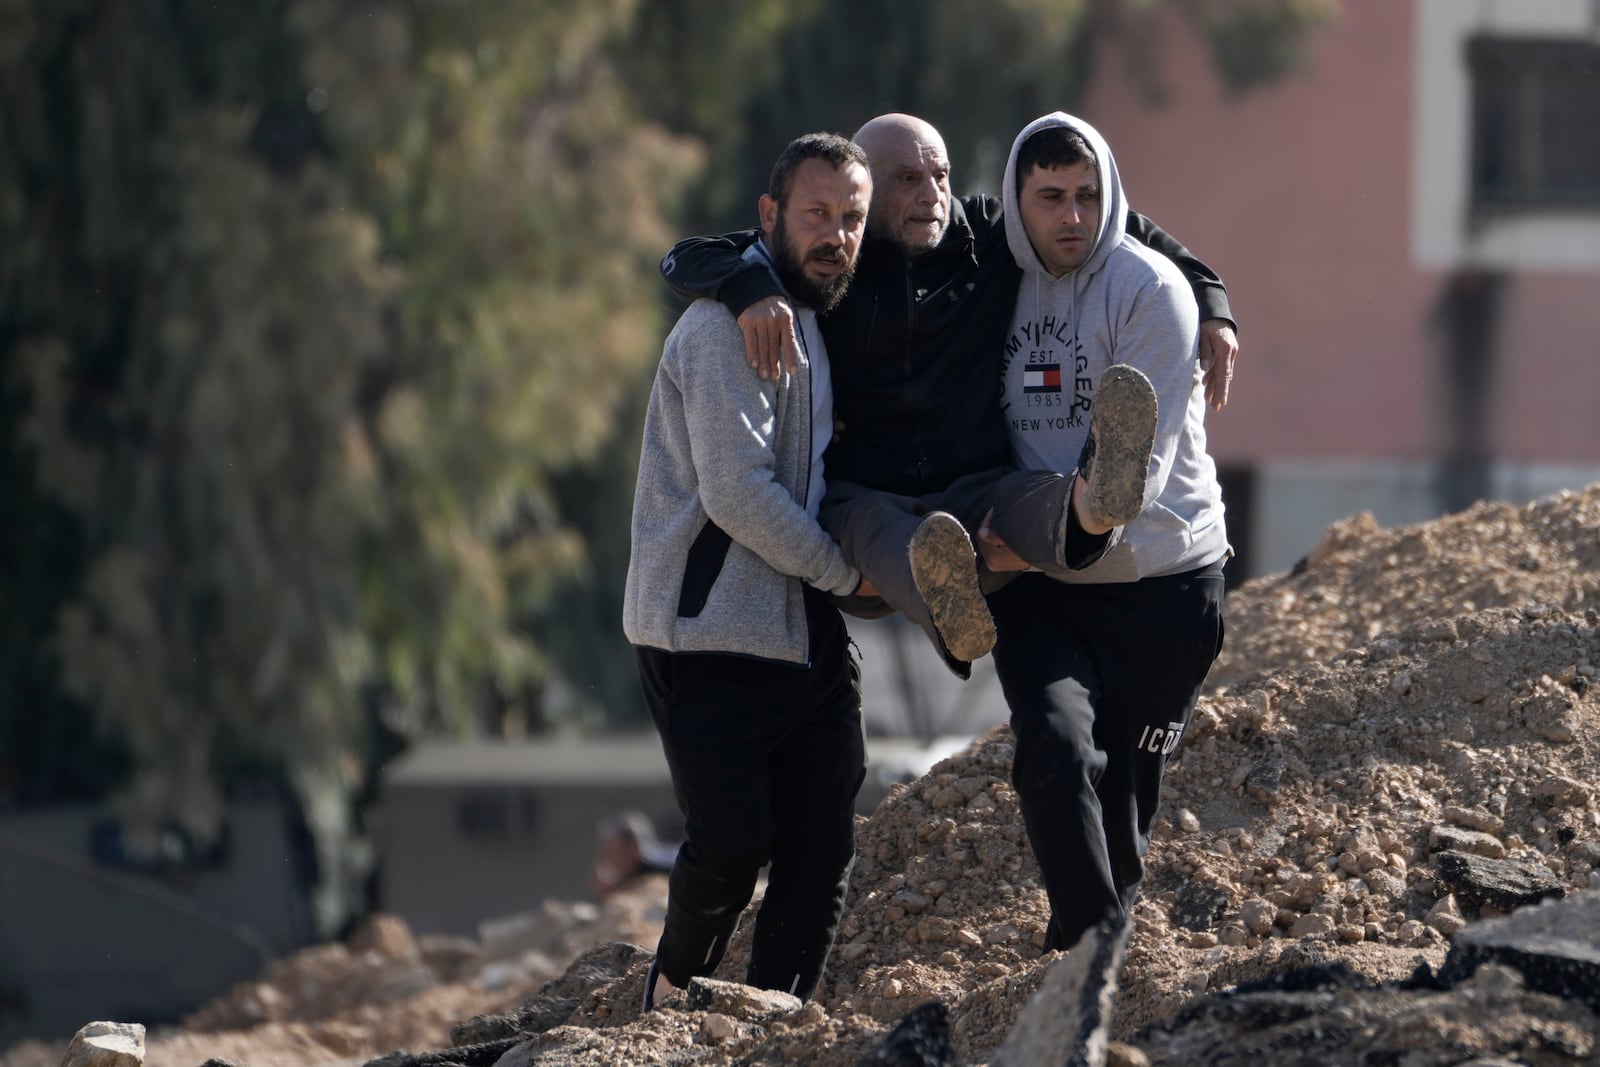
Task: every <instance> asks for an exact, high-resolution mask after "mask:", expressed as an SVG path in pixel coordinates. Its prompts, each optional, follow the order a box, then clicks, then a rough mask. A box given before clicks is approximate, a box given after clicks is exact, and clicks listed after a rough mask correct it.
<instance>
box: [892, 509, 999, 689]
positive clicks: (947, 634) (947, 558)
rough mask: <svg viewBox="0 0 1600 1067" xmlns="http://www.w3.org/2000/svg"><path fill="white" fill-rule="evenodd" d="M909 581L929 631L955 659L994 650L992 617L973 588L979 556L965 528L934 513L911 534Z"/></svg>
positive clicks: (968, 659)
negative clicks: (924, 609) (923, 606)
mask: <svg viewBox="0 0 1600 1067" xmlns="http://www.w3.org/2000/svg"><path fill="white" fill-rule="evenodd" d="M907 551H908V554H909V556H910V557H911V579H912V581H914V582H915V583H916V585H917V593H918V594H920V595H921V597H922V601H923V603H925V604H927V605H928V614H929V616H931V617H932V619H933V627H934V629H936V630H938V631H939V638H940V640H942V641H943V642H944V647H945V650H946V651H947V652H949V653H950V655H951V656H952V657H954V658H955V659H958V660H961V661H962V662H963V663H971V662H972V661H974V660H977V659H981V658H982V657H984V656H986V655H988V654H989V651H990V650H991V649H993V648H994V639H995V633H994V617H993V616H991V615H990V614H989V605H988V603H987V602H986V601H985V600H984V599H983V591H982V590H981V589H979V588H978V557H977V554H976V553H975V552H974V551H973V550H972V539H971V538H970V537H968V536H967V530H966V527H964V526H962V525H961V523H960V522H959V521H958V520H957V519H956V517H955V516H954V515H951V514H950V513H949V512H947V511H935V512H932V513H930V514H929V515H928V516H927V517H926V518H924V519H923V520H922V524H921V525H919V526H918V527H917V532H916V533H914V534H912V535H911V545H910V547H909V549H908V550H907Z"/></svg>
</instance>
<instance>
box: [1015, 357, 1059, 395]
mask: <svg viewBox="0 0 1600 1067" xmlns="http://www.w3.org/2000/svg"><path fill="white" fill-rule="evenodd" d="M1022 391H1023V392H1024V393H1059V392H1061V364H1059V363H1042V364H1038V365H1036V366H1032V367H1027V368H1025V369H1024V370H1023V372H1022Z"/></svg>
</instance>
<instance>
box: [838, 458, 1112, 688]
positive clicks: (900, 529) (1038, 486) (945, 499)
mask: <svg viewBox="0 0 1600 1067" xmlns="http://www.w3.org/2000/svg"><path fill="white" fill-rule="evenodd" d="M1071 489H1072V476H1071V475H1065V476H1063V475H1060V474H1057V473H1055V472H1054V471H1019V470H1015V469H1014V468H1012V467H995V468H992V469H990V470H986V471H979V472H977V473H976V474H969V475H966V476H964V477H961V478H957V479H956V480H955V481H954V482H951V483H950V485H948V486H946V487H945V488H944V489H941V490H939V491H938V492H934V493H927V494H924V495H922V496H901V495H899V494H896V493H886V492H883V491H881V490H877V489H869V488H868V487H866V486H864V485H860V484H858V483H856V482H829V483H828V491H827V495H826V496H824V497H823V500H822V513H821V522H822V527H823V529H825V530H827V531H828V532H829V533H830V534H832V535H833V537H834V540H836V541H838V542H839V546H840V548H842V549H843V550H844V555H845V558H846V559H847V560H849V561H850V562H851V563H852V564H853V565H854V566H855V567H856V568H857V569H858V570H860V571H861V573H862V574H865V575H866V576H867V579H868V580H869V581H870V582H872V584H873V585H874V586H875V587H876V588H877V590H878V596H876V597H862V596H851V597H836V598H834V602H835V603H836V604H838V606H839V608H840V610H842V611H844V612H846V613H847V614H850V615H854V616H856V617H857V618H863V619H877V618H882V617H883V616H885V615H889V614H891V613H893V612H896V611H898V612H900V613H901V614H903V615H904V616H905V617H906V618H907V619H910V620H911V621H912V622H914V623H916V624H917V625H918V626H919V627H921V628H922V631H923V632H924V633H926V634H927V635H928V639H929V640H930V641H932V642H933V646H934V647H935V648H936V649H938V650H939V654H940V655H941V656H942V657H943V658H944V660H945V663H946V664H947V665H949V667H950V669H951V670H953V671H955V672H956V673H957V674H959V675H960V676H961V677H963V678H965V677H968V676H969V675H970V673H971V667H970V665H968V664H964V663H961V661H959V660H956V659H953V658H952V657H951V656H950V655H949V653H947V652H946V651H945V649H944V644H943V642H942V641H940V639H939V634H938V631H937V630H936V629H935V628H934V625H933V620H932V619H931V618H930V617H929V615H928V606H927V604H925V603H924V602H923V600H922V596H921V595H920V594H919V593H918V592H917V586H916V582H915V581H914V580H913V579H912V576H911V560H910V556H909V555H908V549H909V548H910V545H911V536H912V534H914V533H916V530H917V526H918V525H920V524H921V522H922V520H923V519H924V518H925V517H926V516H927V515H928V513H929V512H933V511H947V512H949V513H950V514H951V515H954V516H955V518H956V520H957V521H959V522H960V523H961V525H962V526H965V527H966V528H967V533H968V535H969V536H972V537H973V538H974V539H976V536H977V532H978V528H979V527H980V526H981V525H982V523H983V519H984V516H985V515H987V514H989V512H990V511H991V510H993V512H994V516H993V518H992V519H991V520H990V528H991V529H993V531H994V532H995V533H996V534H998V535H999V537H1000V539H1001V540H1003V541H1005V542H1006V544H1007V545H1009V546H1010V547H1011V549H1012V551H1014V552H1016V553H1017V555H1019V556H1021V557H1022V558H1023V559H1024V560H1026V561H1027V562H1028V563H1029V564H1031V565H1032V566H1034V567H1036V568H1037V569H1039V570H1041V571H1044V572H1045V573H1047V574H1051V573H1059V572H1060V571H1061V570H1063V569H1065V568H1064V565H1063V563H1062V560H1063V559H1064V558H1065V559H1069V560H1072V562H1073V563H1074V564H1076V567H1082V566H1086V565H1087V564H1088V563H1090V562H1093V561H1094V559H1098V558H1099V556H1100V555H1101V554H1103V552H1104V550H1105V547H1107V544H1108V542H1106V539H1104V538H1100V539H1096V541H1095V551H1094V552H1093V553H1092V557H1091V558H1088V559H1073V558H1072V557H1073V555H1074V552H1073V549H1074V548H1076V547H1077V546H1076V545H1075V544H1073V543H1072V541H1073V540H1074V539H1073V538H1071V536H1070V534H1069V532H1068V531H1067V529H1066V528H1065V527H1064V525H1063V523H1062V521H1061V519H1062V516H1063V514H1064V509H1065V507H1066V503H1067V496H1068V494H1069V493H1070V492H1071ZM1079 536H1080V537H1081V536H1083V535H1081V533H1080V535H1079ZM1064 542H1066V543H1064ZM1074 569H1076V568H1074ZM1017 574H1018V572H1014V571H1008V572H994V571H990V570H989V569H988V568H986V567H984V566H983V562H982V560H981V558H980V560H979V562H978V586H979V588H980V589H981V590H982V591H983V594H984V595H985V596H988V595H989V594H991V593H993V592H995V591H997V590H999V589H1001V588H1003V587H1004V586H1006V585H1007V584H1009V583H1010V582H1011V581H1012V580H1014V579H1015V578H1016V577H1017Z"/></svg>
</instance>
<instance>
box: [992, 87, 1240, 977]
mask: <svg viewBox="0 0 1600 1067" xmlns="http://www.w3.org/2000/svg"><path fill="white" fill-rule="evenodd" d="M1003 194H1004V198H1005V221H1006V237H1007V241H1008V243H1009V244H1010V247H1011V251H1012V254H1013V255H1014V256H1015V257H1016V261H1017V263H1018V264H1019V265H1020V266H1021V267H1022V271H1023V277H1022V284H1021V286H1020V289H1019V291H1018V295H1017V302H1016V307H1015V310H1014V312H1013V315H1012V322H1011V331H1010V336H1009V339H1008V341H1007V343H1006V348H1005V353H1004V356H1003V357H1002V372H1001V394H1002V399H1001V406H1002V408H1003V410H1004V412H1005V417H1006V423H1007V430H1008V432H1009V435H1010V439H1011V446H1012V450H1013V452H1014V453H1015V454H1016V456H1017V462H1018V465H1019V466H1021V467H1024V468H1030V469H1033V470H1039V471H1058V472H1062V474H1060V475H1053V474H1043V475H1039V476H1038V477H1039V479H1040V481H1041V486H1040V489H1041V491H1049V492H1053V493H1054V494H1055V495H1059V492H1060V489H1059V487H1057V488H1055V489H1053V490H1052V487H1051V486H1050V484H1049V483H1050V482H1051V481H1059V480H1060V479H1062V478H1070V479H1073V482H1072V492H1073V499H1074V501H1075V505H1074V507H1073V508H1072V509H1071V512H1070V523H1069V527H1070V528H1069V530H1068V531H1067V541H1068V543H1069V544H1070V545H1071V546H1073V547H1072V548H1071V550H1070V551H1069V553H1068V555H1069V556H1071V557H1073V558H1074V562H1075V565H1076V566H1075V569H1073V568H1060V567H1056V566H1052V565H1051V563H1052V561H1049V560H1043V561H1041V560H1038V559H1033V560H1028V559H1026V557H1027V556H1029V555H1031V554H1032V553H1030V552H1029V551H1027V550H1026V549H1024V550H1023V551H1022V552H1021V557H1023V558H1019V555H1018V554H1017V553H1015V552H1013V551H1011V549H1012V548H1014V547H1018V546H1008V545H1007V544H1006V543H1005V542H1004V540H1003V539H1002V538H1001V537H1000V536H997V535H996V533H995V532H993V531H994V530H997V529H999V528H1000V525H1001V524H1000V523H999V521H998V520H999V518H1000V517H999V516H996V521H995V522H994V523H992V524H991V530H990V531H989V532H987V533H985V532H983V531H980V534H979V540H980V551H981V552H982V553H983V555H984V557H985V561H986V562H987V563H988V565H989V566H990V567H991V568H993V569H996V570H1003V569H1022V568H1023V567H1025V566H1026V565H1027V564H1028V563H1033V564H1036V565H1037V566H1036V567H1035V568H1034V569H1032V570H1031V572H1030V573H1025V574H1023V575H1021V576H1020V577H1019V578H1018V579H1017V580H1016V581H1014V582H1012V583H1011V584H1010V585H1007V586H1006V587H1005V588H1004V589H1002V590H1000V591H999V592H997V593H995V594H993V595H992V596H991V597H990V599H989V606H990V610H991V611H992V612H993V615H994V620H995V626H996V629H997V631H998V641H997V643H996V645H995V650H994V657H995V668H996V673H997V674H998V675H999V678H1000V683H1001V686H1002V688H1003V690H1004V692H1005V695H1006V703H1007V704H1008V705H1009V706H1010V709H1011V728H1012V731H1013V732H1014V733H1015V735H1016V744H1017V749H1016V757H1015V762H1014V764H1013V768H1012V780H1013V782H1014V784H1015V785H1016V788H1017V792H1018V795H1019V799H1020V801H1021V807H1022V812H1023V819H1024V822H1025V824H1026V828H1027V832H1028V839H1029V841H1030V842H1031V844H1032V846H1033V850H1034V854H1035V856H1036V857H1037V858H1038V860H1039V866H1040V870H1041V873H1042V875H1043V880H1044V884H1045V890H1046V892H1047V893H1048V895H1049V898H1050V907H1051V923H1050V928H1049V931H1048V933H1047V948H1052V949H1064V948H1068V947H1070V946H1071V945H1072V944H1073V943H1074V942H1075V941H1076V940H1077V939H1078V937H1079V936H1080V935H1081V934H1082V933H1083V932H1084V931H1085V930H1087V929H1088V928H1089V927H1091V926H1093V925H1094V924H1095V923H1097V922H1099V921H1100V920H1101V919H1103V918H1105V917H1107V916H1114V917H1122V916H1125V915H1126V913H1127V911H1128V909H1129V908H1130V907H1131V906H1132V904H1133V901H1134V899H1135V898H1136V897H1137V895H1138V890H1139V883H1140V880H1141V879H1142V877H1143V872H1144V867H1143V857H1144V854H1145V851H1146V849H1147V848H1148V846H1149V842H1150V828H1151V825H1152V823H1153V820H1154V818H1155V813H1156V805H1157V802H1158V800H1159V798H1160V789H1161V777H1162V774H1163V772H1164V770H1165V767H1166V760H1167V757H1168V756H1169V755H1170V754H1171V753H1172V751H1173V749H1174V748H1175V747H1176V746H1177V744H1178V741H1179V740H1180V739H1181V738H1182V736H1183V732H1184V730H1185V728H1186V727H1187V726H1188V723H1189V720H1190V716H1191V715H1192V713H1193V711H1194V706H1195V702H1196V699H1197V698H1198V696H1199V693H1200V687H1201V685H1202V684H1203V682H1204V681H1205V677H1206V673H1207V671H1209V670H1210V668H1211V663H1212V661H1213V660H1214V659H1215V658H1216V656H1217V653H1218V652H1219V651H1221V647H1222V632H1223V625H1222V611H1221V608H1222V598H1223V575H1222V568H1223V564H1224V562H1225V561H1226V560H1227V557H1228V555H1229V548H1228V539H1227V531H1226V528H1225V526H1224V524H1223V507H1222V493H1221V489H1220V487H1219V485H1218V483H1217V478H1216V467H1215V464H1214V463H1213V462H1212V460H1211V457H1210V456H1209V455H1207V454H1206V437H1205V409H1206V395H1205V385H1204V372H1203V371H1202V368H1201V365H1200V361H1199V357H1198V348H1197V337H1196V330H1197V323H1198V315H1197V314H1196V305H1195V299H1194V296H1193V294H1192V292H1191V288H1190V286H1189V284H1188V283H1187V282H1186V281H1185V280H1184V278H1183V276H1182V275H1181V274H1180V273H1179V272H1178V271H1177V269H1176V268H1175V267H1174V266H1173V265H1172V263H1171V261H1170V260H1168V259H1167V258H1165V257H1164V256H1161V255H1157V254H1154V253H1152V252H1150V251H1149V250H1148V249H1147V248H1145V247H1144V246H1142V245H1140V244H1138V243H1137V242H1134V241H1130V240H1128V239H1127V237H1126V236H1125V234H1124V221H1123V220H1124V217H1125V214H1126V212H1127V204H1126V200H1125V199H1124V196H1123V190H1122V183H1121V179H1120V177H1119V175H1118V172H1117V165H1116V161H1115V159H1114V158H1113V157H1112V154H1111V149H1110V146H1109V145H1107V144H1106V142H1105V140H1104V138H1102V137H1101V136H1100V134H1099V133H1098V132H1096V131H1095V129H1094V128H1093V127H1092V126H1090V125H1089V124H1088V123H1086V122H1083V121H1082V120H1081V119H1077V118H1074V117H1072V116H1070V115H1066V114H1062V113H1060V112H1056V113H1054V114H1050V115H1046V116H1044V117H1042V118H1039V119H1036V120H1035V121H1034V122H1032V123H1030V124H1029V125H1028V126H1026V127H1025V128H1024V129H1023V130H1022V132H1021V133H1020V134H1018V136H1017V138H1016V141H1015V143H1014V144H1013V146H1012V150H1011V156H1010V160H1009V162H1008V163H1007V166H1006V175H1005V188H1004V190H1003ZM1085 490H1093V492H1092V493H1090V494H1088V495H1086V494H1085ZM1119 498H1121V499H1120V500H1119ZM1041 571H1042V572H1044V573H1040V572H1041Z"/></svg>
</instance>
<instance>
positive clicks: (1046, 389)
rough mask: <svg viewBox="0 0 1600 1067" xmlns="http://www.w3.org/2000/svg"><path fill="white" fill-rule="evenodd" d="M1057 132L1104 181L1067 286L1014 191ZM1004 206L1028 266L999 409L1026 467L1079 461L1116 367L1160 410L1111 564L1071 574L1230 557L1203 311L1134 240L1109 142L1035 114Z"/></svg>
mask: <svg viewBox="0 0 1600 1067" xmlns="http://www.w3.org/2000/svg"><path fill="white" fill-rule="evenodd" d="M1052 126H1066V127H1070V128H1071V129H1073V130H1076V131H1077V132H1078V133H1079V134H1080V135H1081V136H1082V137H1083V138H1084V140H1085V141H1087V142H1088V144H1089V146H1090V147H1091V148H1092V149H1093V150H1094V153H1095V155H1096V157H1098V158H1097V162H1098V165H1099V177H1100V227H1099V230H1098V231H1097V232H1096V235H1095V242H1094V245H1093V247H1092V249H1091V250H1090V253H1089V256H1088V258H1087V259H1086V260H1084V262H1083V264H1082V265H1081V266H1079V267H1078V268H1077V269H1076V270H1073V271H1070V272H1068V273H1067V274H1065V275H1063V276H1062V277H1060V278H1057V277H1054V276H1052V275H1051V274H1050V272H1049V271H1047V270H1045V268H1044V266H1043V264H1042V263H1041V262H1040V260H1039V256H1038V254H1037V253H1036V252H1035V251H1034V249H1033V245H1032V244H1031V243H1030V242H1029V240H1028V235H1027V231H1026V230H1025V229H1024V228H1023V224H1022V213H1021V210H1020V209H1019V204H1018V198H1017V191H1016V165H1017V152H1018V151H1019V150H1020V149H1021V147H1022V143H1023V142H1024V141H1026V140H1027V139H1028V138H1029V137H1030V136H1032V135H1033V133H1035V132H1036V131H1038V130H1041V129H1045V128H1048V127H1052ZM1003 198H1004V203H1005V221H1006V239H1007V242H1008V244H1009V245H1010V247H1011V252H1012V254H1013V255H1014V256H1015V257H1016V260H1017V263H1018V265H1019V266H1021V267H1022V285H1021V288H1020V290H1019V291H1018V294H1017V306H1016V310H1015V312H1014V313H1013V315H1012V320H1011V332H1010V335H1009V336H1008V338H1007V341H1006V349H1005V353H1004V356H1003V357H1002V371H1001V394H1002V395H1001V406H1002V408H1003V409H1004V413H1005V418H1006V424H1007V429H1008V432H1009V434H1010V437H1011V447H1012V450H1013V452H1015V454H1016V458H1017V462H1018V464H1019V465H1020V466H1022V467H1024V468H1032V469H1036V470H1039V469H1046V470H1056V471H1060V472H1062V473H1067V472H1069V471H1071V470H1073V469H1074V468H1075V467H1076V466H1077V462H1078V455H1079V452H1080V451H1081V450H1082V448H1083V442H1084V439H1085V437H1087V436H1088V433H1089V410H1090V407H1091V406H1092V405H1093V403H1094V397H1095V387H1096V385H1097V383H1098V382H1099V380H1100V375H1101V374H1102V373H1104V371H1105V369H1106V368H1107V367H1109V366H1110V365H1111V364H1113V363H1127V364H1130V365H1132V366H1134V367H1137V368H1138V369H1139V370H1141V371H1143V372H1144V373H1145V375H1147V376H1148V377H1149V379H1150V382H1151V384H1152V385H1153V386H1154V387H1155V391H1156V397H1157V400H1158V402H1159V405H1160V416H1159V420H1158V424H1157V427H1156V440H1155V449H1154V452H1153V454H1152V455H1151V458H1150V472H1149V475H1148V480H1147V481H1146V483H1145V506H1144V510H1143V511H1142V512H1140V514H1139V516H1138V517H1137V518H1136V519H1134V520H1133V521H1132V522H1131V523H1129V524H1128V525H1127V526H1125V527H1123V528H1122V529H1121V531H1120V540H1119V541H1118V543H1117V544H1115V546H1114V547H1113V548H1112V549H1111V550H1110V551H1109V552H1107V553H1106V554H1105V556H1104V557H1102V558H1101V559H1100V560H1099V561H1098V562H1096V563H1094V564H1092V565H1091V566H1089V567H1086V568H1085V569H1083V570H1081V571H1076V572H1073V573H1072V574H1071V575H1070V576H1068V577H1066V578H1064V579H1062V580H1063V581H1069V582H1131V581H1137V580H1138V579H1140V578H1146V577H1150V576H1153V575H1161V574H1178V573H1182V572H1183V571H1188V570H1193V569H1194V568H1196V567H1200V566H1203V565H1205V564H1208V563H1210V562H1212V561H1213V560H1216V559H1217V558H1219V557H1220V556H1222V555H1223V553H1225V552H1226V551H1227V550H1228V534H1227V529H1226V527H1225V526H1224V524H1223V519H1222V490H1221V487H1220V486H1219V485H1218V484H1217V471H1216V465H1215V464H1214V463H1213V462H1212V460H1211V457H1210V456H1209V455H1207V454H1206V429H1205V414H1206V402H1205V389H1204V387H1203V385H1202V372H1201V370H1200V361H1199V350H1198V340H1199V312H1198V309H1197V307H1196V305H1195V300H1194V294H1193V292H1192V291H1191V290H1190V287H1189V283H1188V282H1187V281H1185V280H1184V278H1183V275H1182V274H1180V273H1179V272H1178V268H1177V267H1175V266H1174V265H1173V263H1172V261H1171V260H1169V259H1167V258H1166V257H1165V256H1162V255H1160V254H1159V253H1156V252H1152V251H1150V250H1149V249H1148V248H1146V247H1144V246H1143V245H1141V244H1139V243H1138V242H1136V241H1131V240H1129V239H1128V237H1127V234H1126V232H1125V230H1126V222H1127V212H1128V204H1127V199H1126V197H1125V196H1124V195H1123V191H1122V179H1121V177H1120V176H1119V174H1118V172H1117V164H1116V160H1115V159H1114V158H1113V157H1112V155H1111V148H1110V146H1109V145H1107V144H1106V142H1105V138H1103V137H1101V136H1100V134H1099V133H1098V132H1097V131H1096V130H1095V129H1094V127H1092V126H1090V125H1089V124H1088V123H1087V122H1084V121H1083V120H1082V119H1078V118H1075V117H1073V116H1071V115H1067V114H1063V113H1062V112H1059V111H1057V112H1054V113H1052V114H1049V115H1045V116H1044V117H1042V118H1039V119H1035V120H1034V121H1033V122H1031V123H1029V124H1028V125H1027V126H1026V127H1024V128H1023V130H1022V132H1021V133H1019V134H1018V135H1017V139H1016V141H1015V142H1014V143H1013V144H1012V146H1011V156H1010V158H1009V160H1008V161H1007V163H1006V177H1005V188H1004V191H1003Z"/></svg>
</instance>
